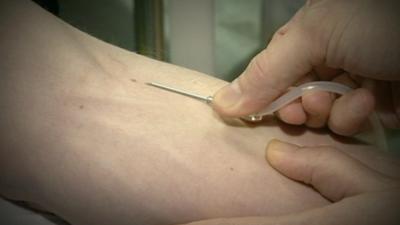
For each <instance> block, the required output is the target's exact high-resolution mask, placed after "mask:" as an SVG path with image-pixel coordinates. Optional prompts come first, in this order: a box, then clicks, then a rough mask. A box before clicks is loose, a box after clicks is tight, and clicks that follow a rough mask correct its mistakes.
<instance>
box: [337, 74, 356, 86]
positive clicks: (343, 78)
mask: <svg viewBox="0 0 400 225" xmlns="http://www.w3.org/2000/svg"><path fill="white" fill-rule="evenodd" d="M332 81H333V82H337V83H340V84H343V85H346V86H347V87H350V88H352V89H356V88H358V87H359V85H358V84H357V83H356V82H355V81H354V80H353V79H352V78H351V77H350V75H349V74H348V73H342V74H340V75H339V76H337V77H335V78H334V79H333V80H332Z"/></svg>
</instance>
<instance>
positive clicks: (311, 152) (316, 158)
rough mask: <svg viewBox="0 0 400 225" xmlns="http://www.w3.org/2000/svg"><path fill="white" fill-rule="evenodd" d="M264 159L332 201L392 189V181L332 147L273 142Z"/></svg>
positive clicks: (284, 173)
mask: <svg viewBox="0 0 400 225" xmlns="http://www.w3.org/2000/svg"><path fill="white" fill-rule="evenodd" d="M267 159H268V161H269V163H270V164H271V166H272V167H274V168H275V169H276V170H278V171H279V172H281V173H282V174H283V175H285V176H287V177H289V178H291V179H293V180H297V181H301V182H304V183H306V184H310V185H311V186H313V187H314V188H315V189H316V190H317V191H319V192H320V193H321V194H322V195H323V196H325V197H326V198H328V199H330V200H331V201H334V202H336V201H339V200H341V199H343V198H345V197H350V196H354V195H357V194H361V193H364V192H368V191H374V190H381V189H382V188H386V187H387V188H390V187H392V186H393V183H392V179H389V178H388V177H386V176H385V175H383V174H381V173H379V172H377V171H375V170H372V169H371V168H369V167H367V166H365V165H364V164H362V163H361V162H360V161H358V160H356V159H353V158H351V157H350V156H348V155H347V154H345V153H343V152H342V151H339V150H336V149H334V148H331V147H300V146H297V145H293V144H288V143H284V142H280V141H277V140H273V141H271V142H270V143H269V145H268V150H267Z"/></svg>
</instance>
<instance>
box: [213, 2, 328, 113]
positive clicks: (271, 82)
mask: <svg viewBox="0 0 400 225" xmlns="http://www.w3.org/2000/svg"><path fill="white" fill-rule="evenodd" d="M302 11H303V10H300V11H299V12H297V14H296V15H295V16H294V18H292V20H291V21H289V23H288V24H286V25H285V26H284V27H282V28H281V29H280V30H278V31H277V32H276V33H275V35H274V37H273V39H272V41H271V42H270V43H269V45H268V47H267V48H266V49H264V50H263V51H261V52H260V53H259V54H258V55H256V56H255V57H254V58H253V59H252V60H251V62H250V64H249V65H248V67H247V68H246V70H245V71H244V72H243V74H242V75H241V76H239V77H238V78H237V79H236V80H234V81H233V82H232V83H231V84H229V85H228V86H225V87H224V88H222V89H221V90H219V91H218V92H217V93H216V95H215V96H214V100H213V106H214V109H215V110H216V111H217V112H218V113H220V114H221V115H224V116H233V117H237V116H245V115H248V114H251V113H254V112H257V111H259V110H261V109H262V108H263V107H264V106H266V105H267V104H269V103H270V102H271V101H272V100H274V99H275V98H276V97H277V96H279V95H280V94H282V93H283V92H284V91H286V89H287V88H288V87H290V86H291V85H292V84H294V83H295V82H296V81H297V80H299V78H300V77H302V76H304V75H305V74H306V73H308V72H309V71H311V69H312V65H313V64H316V63H317V62H319V58H320V59H322V58H323V57H317V55H318V54H316V53H315V52H313V48H318V44H317V43H315V41H313V40H312V37H311V33H312V32H307V30H306V29H304V27H305V26H304V23H302V22H301V20H302V14H303V12H302ZM315 36H317V35H315ZM320 46H321V45H320ZM320 49H324V48H322V47H321V48H320ZM320 61H322V60H320Z"/></svg>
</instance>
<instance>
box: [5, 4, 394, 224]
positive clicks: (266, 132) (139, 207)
mask: <svg viewBox="0 0 400 225" xmlns="http://www.w3.org/2000/svg"><path fill="white" fill-rule="evenodd" d="M0 11H1V12H0V33H1V34H2V36H1V41H0V49H1V51H0V54H1V59H2V60H1V61H0V73H1V75H0V79H1V82H0V109H1V114H0V132H1V135H0V194H1V195H3V196H4V197H6V198H10V199H17V200H24V201H28V202H32V203H36V204H39V205H40V206H42V207H44V208H45V209H47V210H49V211H52V212H54V213H56V214H58V215H60V216H61V217H63V218H65V219H66V220H67V221H69V222H71V223H72V224H140V225H142V224H147V225H152V224H174V223H184V222H188V221H193V220H199V219H207V218H215V217H231V216H257V215H280V214H284V213H290V212H298V211H302V210H305V209H309V208H313V207H316V206H321V205H325V204H327V203H328V202H327V200H326V199H324V198H322V197H321V196H320V195H319V194H318V193H316V192H315V191H314V190H312V189H311V188H309V187H307V186H304V185H302V184H300V183H297V182H294V181H292V180H290V179H288V178H285V177H283V176H281V175H280V174H279V173H278V172H276V171H275V170H273V169H272V168H271V167H270V166H269V165H268V164H267V163H266V161H265V158H264V154H265V153H264V149H265V146H266V145H267V142H268V141H269V140H271V139H272V138H279V139H282V140H287V141H290V142H292V143H297V144H306V143H307V144H310V143H312V144H314V145H319V144H324V145H332V146H335V147H337V148H340V149H343V150H345V151H346V152H348V153H350V154H352V155H356V156H357V157H358V158H359V159H360V160H361V161H364V162H366V163H368V164H369V165H371V167H374V168H376V169H377V170H382V171H386V172H388V173H390V171H391V169H390V166H387V164H381V163H380V162H381V161H380V159H379V158H376V157H375V154H374V153H373V152H372V151H371V152H370V151H368V152H367V150H366V149H367V148H369V147H367V146H362V145H357V144H354V143H342V142H339V141H338V140H337V139H336V138H333V137H332V136H331V135H330V134H325V133H323V132H320V133H315V132H310V131H307V130H303V128H294V127H289V128H288V127H282V125H279V124H278V123H277V122H275V121H273V120H272V121H269V122H266V123H264V124H261V125H259V126H249V125H246V124H244V123H241V122H239V121H236V122H234V124H233V125H232V124H227V123H224V122H223V121H221V119H220V118H219V117H218V116H216V115H215V114H214V113H213V112H212V109H211V108H210V107H209V106H207V105H206V104H204V103H202V102H199V101H196V100H193V99H190V98H187V97H184V96H180V95H176V94H173V93H168V92H165V91H162V90H159V89H155V88H153V87H149V86H147V85H145V82H151V81H159V82H162V83H166V84H172V85H174V86H177V87H181V88H185V89H190V90H193V91H195V92H198V93H200V94H210V93H214V92H215V91H216V90H218V89H219V88H220V87H222V86H224V85H225V84H226V83H225V82H223V81H220V80H217V79H215V78H212V77H209V76H206V75H204V74H201V73H198V72H194V71H191V70H187V69H183V68H179V67H176V66H173V65H169V64H166V63H162V62H158V61H154V60H151V59H148V58H145V57H142V56H139V55H136V54H134V53H131V52H127V51H125V50H122V49H119V48H117V47H115V46H111V45H109V44H106V43H104V42H102V41H99V40H97V39H95V38H93V37H90V36H89V35H87V34H84V33H82V32H80V31H78V30H77V29H75V28H73V27H71V26H69V25H67V24H65V23H64V22H62V21H60V20H58V19H56V18H54V17H53V16H51V15H49V14H48V13H46V12H44V11H43V10H41V9H40V8H38V7H37V6H35V5H34V4H33V3H31V2H25V1H8V2H7V3H4V2H2V3H0Z"/></svg>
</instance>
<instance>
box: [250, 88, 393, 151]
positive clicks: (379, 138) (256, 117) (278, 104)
mask: <svg viewBox="0 0 400 225" xmlns="http://www.w3.org/2000/svg"><path fill="white" fill-rule="evenodd" d="M351 90H352V89H351V88H349V87H347V86H345V85H342V84H339V83H335V82H329V81H315V82H309V83H305V84H302V85H300V86H297V87H294V88H293V89H291V90H290V91H289V92H287V93H286V94H284V95H282V96H281V97H279V98H278V99H276V100H275V101H273V102H272V103H271V104H269V105H268V106H267V107H266V108H265V109H263V110H261V111H260V112H258V113H257V114H253V115H250V116H247V117H244V118H243V119H245V120H248V121H260V120H262V118H263V116H265V115H269V114H273V113H274V112H276V111H278V110H279V109H281V108H282V107H284V106H286V105H287V104H289V103H290V102H292V101H293V100H295V99H297V98H299V97H301V96H302V95H303V94H304V93H305V92H307V91H327V92H332V93H336V94H340V95H343V94H345V93H346V92H348V91H351ZM369 119H370V122H371V126H372V128H373V130H374V133H375V135H374V136H375V138H376V141H375V142H376V143H377V145H378V146H379V147H380V148H382V149H384V150H387V144H386V138H385V133H384V129H383V127H382V125H381V123H380V121H379V119H378V117H377V115H376V114H375V113H373V114H372V115H371V116H370V118H369Z"/></svg>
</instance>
